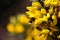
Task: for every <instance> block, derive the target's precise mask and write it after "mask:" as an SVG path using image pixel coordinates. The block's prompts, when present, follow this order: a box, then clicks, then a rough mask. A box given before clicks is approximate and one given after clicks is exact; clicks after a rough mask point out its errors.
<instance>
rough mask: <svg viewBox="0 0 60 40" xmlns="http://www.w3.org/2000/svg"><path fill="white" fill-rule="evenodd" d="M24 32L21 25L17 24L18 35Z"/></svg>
mask: <svg viewBox="0 0 60 40" xmlns="http://www.w3.org/2000/svg"><path fill="white" fill-rule="evenodd" d="M24 31H25V29H24V27H23V26H22V25H21V24H19V23H17V24H16V25H15V32H16V33H23V32H24Z"/></svg>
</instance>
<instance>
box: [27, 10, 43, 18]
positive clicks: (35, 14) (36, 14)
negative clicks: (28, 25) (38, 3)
mask: <svg viewBox="0 0 60 40" xmlns="http://www.w3.org/2000/svg"><path fill="white" fill-rule="evenodd" d="M26 14H27V15H29V17H34V18H39V17H42V14H41V12H40V11H38V10H35V11H27V12H26Z"/></svg>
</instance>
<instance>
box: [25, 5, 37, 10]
mask: <svg viewBox="0 0 60 40" xmlns="http://www.w3.org/2000/svg"><path fill="white" fill-rule="evenodd" d="M26 8H27V10H29V11H35V10H37V7H32V6H29V7H26Z"/></svg>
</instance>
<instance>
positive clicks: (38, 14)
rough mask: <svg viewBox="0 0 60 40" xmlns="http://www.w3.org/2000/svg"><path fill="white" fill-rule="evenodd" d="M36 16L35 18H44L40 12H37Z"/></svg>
mask: <svg viewBox="0 0 60 40" xmlns="http://www.w3.org/2000/svg"><path fill="white" fill-rule="evenodd" d="M34 16H35V18H39V17H42V14H41V12H40V11H38V10H36V11H35V15H34Z"/></svg>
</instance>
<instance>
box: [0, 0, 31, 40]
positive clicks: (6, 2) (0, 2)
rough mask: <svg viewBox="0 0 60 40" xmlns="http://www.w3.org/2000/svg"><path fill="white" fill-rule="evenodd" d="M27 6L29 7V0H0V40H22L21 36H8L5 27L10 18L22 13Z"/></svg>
mask: <svg viewBox="0 0 60 40" xmlns="http://www.w3.org/2000/svg"><path fill="white" fill-rule="evenodd" d="M28 5H31V1H29V0H0V40H24V39H23V37H22V35H20V36H18V35H11V34H9V33H8V32H7V30H6V25H7V24H8V21H9V17H10V16H14V15H16V14H18V13H24V12H25V11H26V8H25V7H26V6H28Z"/></svg>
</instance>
